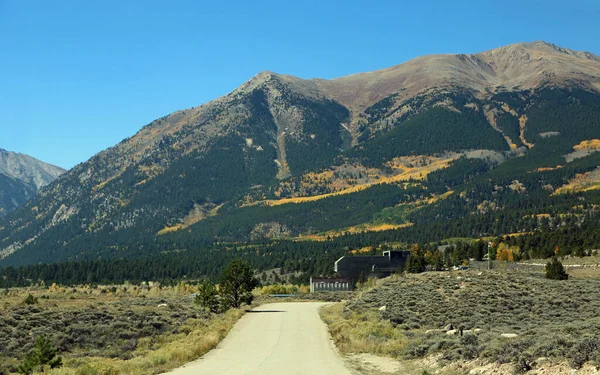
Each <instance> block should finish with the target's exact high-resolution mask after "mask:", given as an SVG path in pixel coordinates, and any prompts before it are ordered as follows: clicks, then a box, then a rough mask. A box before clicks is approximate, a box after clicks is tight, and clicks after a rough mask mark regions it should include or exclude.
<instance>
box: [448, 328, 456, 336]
mask: <svg viewBox="0 0 600 375" xmlns="http://www.w3.org/2000/svg"><path fill="white" fill-rule="evenodd" d="M446 334H447V335H458V329H451V330H449V331H446Z"/></svg>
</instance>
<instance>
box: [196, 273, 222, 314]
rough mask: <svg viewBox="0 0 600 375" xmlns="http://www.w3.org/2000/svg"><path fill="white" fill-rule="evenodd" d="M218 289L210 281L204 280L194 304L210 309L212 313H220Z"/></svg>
mask: <svg viewBox="0 0 600 375" xmlns="http://www.w3.org/2000/svg"><path fill="white" fill-rule="evenodd" d="M217 294H218V293H217V288H216V287H215V284H213V283H212V282H211V281H210V280H208V279H203V280H202V281H201V282H200V284H199V285H198V294H196V298H195V299H194V303H196V304H197V305H200V306H201V307H203V308H205V309H208V310H209V311H210V312H213V313H217V312H219V300H218V298H217Z"/></svg>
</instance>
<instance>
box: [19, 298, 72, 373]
mask: <svg viewBox="0 0 600 375" xmlns="http://www.w3.org/2000/svg"><path fill="white" fill-rule="evenodd" d="M30 296H31V295H30ZM56 354H57V350H56V348H55V347H54V345H52V343H51V342H50V340H49V339H47V338H46V336H44V335H42V336H38V338H37V339H36V341H35V348H33V349H31V351H29V353H27V355H26V356H25V359H24V360H23V363H21V365H20V366H19V373H20V374H31V373H32V372H34V371H36V370H38V369H40V370H41V371H42V372H44V366H50V368H57V367H60V366H62V358H61V357H59V356H57V355H56Z"/></svg>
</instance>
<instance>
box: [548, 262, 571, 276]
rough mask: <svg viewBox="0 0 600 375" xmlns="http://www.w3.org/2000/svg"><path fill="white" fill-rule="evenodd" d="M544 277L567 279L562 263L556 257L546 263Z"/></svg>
mask: <svg viewBox="0 0 600 375" xmlns="http://www.w3.org/2000/svg"><path fill="white" fill-rule="evenodd" d="M546 278H547V279H552V280H567V279H568V278H569V275H568V274H567V272H566V271H565V268H564V267H563V265H562V263H561V262H560V261H559V260H558V259H556V258H553V259H552V261H551V262H548V264H546Z"/></svg>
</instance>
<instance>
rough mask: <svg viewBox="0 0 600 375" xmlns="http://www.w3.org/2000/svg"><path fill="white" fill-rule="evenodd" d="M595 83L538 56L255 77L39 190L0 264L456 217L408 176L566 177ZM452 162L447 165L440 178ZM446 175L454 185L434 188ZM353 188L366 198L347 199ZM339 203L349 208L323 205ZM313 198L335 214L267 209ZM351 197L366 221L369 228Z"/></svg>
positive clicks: (448, 58)
mask: <svg viewBox="0 0 600 375" xmlns="http://www.w3.org/2000/svg"><path fill="white" fill-rule="evenodd" d="M599 82H600V60H599V59H598V57H597V56H595V55H592V54H589V53H585V52H577V51H572V50H568V49H563V48H561V47H557V46H554V45H551V44H549V43H544V42H533V43H525V44H515V45H511V46H506V47H501V48H497V49H493V50H490V51H485V52H481V53H479V54H470V55H466V54H454V55H430V56H425V57H421V58H417V59H413V60H411V61H409V62H407V63H404V64H400V65H397V66H394V67H391V68H387V69H383V70H380V71H375V72H370V73H361V74H356V75H352V76H346V77H341V78H336V79H333V80H321V79H308V80H306V79H301V78H297V77H293V76H289V75H283V74H277V73H272V72H269V71H265V72H261V73H259V74H257V75H255V76H254V77H252V78H251V79H250V80H248V81H247V82H245V83H244V84H242V85H241V86H240V87H238V88H236V89H235V90H233V91H232V92H231V93H229V94H227V95H224V96H222V97H220V98H217V99H215V100H213V101H210V102H208V103H205V104H203V105H201V106H198V107H192V108H188V109H185V110H181V111H176V112H174V113H171V114H169V115H167V116H164V117H162V118H160V119H157V120H155V121H153V122H151V123H150V124H148V125H146V126H144V127H142V129H140V131H138V132H137V133H136V134H135V135H133V136H131V137H129V138H126V139H125V140H123V141H121V142H120V143H118V144H117V145H115V146H113V147H111V148H109V149H107V150H105V151H102V152H100V153H98V154H96V155H95V156H93V157H92V158H91V159H90V160H88V161H86V162H84V163H81V164H79V165H77V166H76V167H75V168H73V169H72V170H71V171H69V172H68V173H66V174H65V175H63V176H62V177H61V178H60V179H59V180H58V181H56V182H54V183H52V184H51V185H50V186H48V187H47V188H45V189H43V190H42V192H41V193H40V195H39V198H37V199H35V200H34V201H32V202H30V203H28V204H27V205H26V206H24V207H23V208H21V209H20V210H17V212H15V213H14V214H11V215H10V217H9V218H8V219H7V220H5V221H1V222H0V257H9V260H10V259H17V258H16V256H18V255H19V254H23V255H22V259H27V260H22V262H32V261H33V262H39V261H48V259H50V258H48V256H47V254H49V253H52V254H60V257H59V259H73V260H78V259H91V258H94V257H97V256H111V257H112V256H117V257H118V256H133V255H134V254H139V253H140V252H144V251H145V250H144V251H142V250H139V249H140V248H152V249H154V250H148V251H156V250H159V249H164V247H165V246H167V247H168V246H171V245H166V244H159V243H162V241H163V239H162V238H163V237H161V235H158V233H169V234H168V235H166V236H167V237H168V236H171V235H173V236H179V237H178V238H179V239H178V240H177V241H174V242H176V243H180V242H181V241H183V240H182V239H183V238H184V234H183V233H191V234H190V235H187V236H188V237H190V238H192V237H194V236H196V235H197V236H199V237H198V238H201V240H198V241H199V242H198V243H200V242H201V243H203V244H204V245H205V246H210V241H216V242H218V241H244V240H248V239H250V238H271V237H272V236H280V235H282V234H283V233H285V235H298V234H306V233H314V232H318V231H327V230H334V229H341V228H344V227H347V226H351V225H356V224H368V223H369V222H370V220H375V219H376V218H377V217H388V216H386V215H387V214H384V213H385V212H388V211H389V210H388V211H385V210H387V209H391V210H392V211H394V212H396V211H398V210H397V209H393V207H392V206H394V207H396V206H398V207H404V206H406V207H408V206H410V207H413V206H414V205H417V203H415V202H436V204H438V205H444V204H450V203H447V202H452V200H443V201H438V200H436V199H435V196H436V195H443V194H447V193H448V192H449V191H450V190H452V189H455V188H457V187H459V186H460V184H459V183H461V182H462V181H461V180H460V179H456V178H454V176H452V175H450V172H441V171H436V173H434V174H429V172H430V170H426V171H425V173H422V174H421V175H419V174H416V175H413V174H411V171H413V170H414V169H415V166H418V167H419V168H428V166H429V165H443V166H444V168H446V169H449V170H452V171H455V172H452V173H467V172H464V171H463V169H464V168H466V170H467V171H469V172H468V173H475V174H479V173H487V171H488V169H489V168H488V167H486V165H488V164H489V165H491V166H493V167H494V168H495V166H496V164H498V163H502V162H505V161H507V160H508V161H510V160H514V159H515V158H518V157H523V158H524V159H523V160H525V159H527V160H530V159H531V160H532V162H531V163H532V170H534V169H536V168H537V169H540V170H547V168H549V167H555V166H556V164H557V163H564V159H562V156H561V154H560V153H563V154H562V155H565V154H568V153H569V152H572V151H573V147H574V146H576V145H578V144H580V143H581V142H583V141H591V140H594V139H596V138H600V124H598V123H597V122H598V121H597V117H595V116H594V114H595V113H597V111H598V109H597V104H596V103H597V98H598V97H599V94H598V88H599V87H600V85H599ZM557 109H558V111H557ZM569 119H577V123H576V124H575V125H576V126H575V125H573V126H572V125H571V124H570V122H569ZM591 144H594V143H593V142H592V143H591ZM449 154H452V155H454V156H452V158H450V159H452V161H450V162H448V163H445V162H444V163H440V162H439V161H440V160H442V159H443V160H449V158H448V157H447V155H449ZM477 155H483V156H477ZM537 155H542V156H543V158H542V157H540V156H537ZM464 158H466V159H467V161H463V159H464ZM536 158H537V159H536ZM478 159H486V160H487V159H489V160H488V161H477V160H478ZM546 159H547V160H551V162H552V163H554V165H548V163H550V162H549V161H547V160H546ZM473 160H474V161H473ZM482 163H483V164H482ZM586 165H587V164H586ZM534 167H535V168H534ZM436 168H437V167H436ZM461 168H462V169H461ZM544 168H545V169H544ZM586 168H587V167H586ZM500 169H501V168H500ZM443 170H445V169H443ZM572 170H573V169H572V168H571V169H569V168H563V170H562V171H559V172H560V173H571V171H572ZM578 171H579V169H578ZM586 171H587V170H586ZM528 172H529V171H528ZM559 172H552V173H559ZM444 173H445V174H446V177H445V178H447V179H448V181H452V183H450V182H448V183H446V184H444V183H441V182H439V181H438V180H435V179H436V178H438V179H439V177H435V176H437V175H438V174H442V175H444ZM548 173H550V172H548ZM401 175H406V176H410V177H409V178H407V179H399V178H396V177H395V176H401ZM468 176H470V175H468ZM513 177H514V179H516V178H517V177H518V178H520V179H523V178H524V177H523V176H520V175H519V176H517V175H514V176H513ZM469 178H472V176H471V177H469ZM564 178H567V179H568V178H571V175H565V176H564ZM377 179H383V180H385V181H388V180H389V181H393V183H391V184H374V183H373V182H374V181H376V180H377ZM430 179H431V181H430ZM434 180H435V181H437V182H435V184H436V185H433V184H434V183H433V182H432V181H434ZM467 180H468V179H467ZM502 183H504V182H502ZM357 184H358V185H360V184H362V185H364V186H369V188H367V189H362V190H361V189H357V190H353V189H347V188H348V187H350V186H354V185H357ZM499 184H500V183H499ZM532 184H533V185H531V186H530V188H531V189H534V190H535V189H538V185H536V184H535V183H533V182H532ZM509 185H510V184H507V185H506V186H507V187H506V189H509V190H510V189H512V188H510V187H508V186H509ZM498 186H500V185H498ZM510 186H512V185H510ZM344 189H347V190H348V191H352V192H353V193H352V194H350V195H348V196H349V197H351V198H352V199H350V198H348V197H347V196H346V195H335V194H334V195H327V194H328V193H332V192H335V191H342V190H344ZM536 191H537V190H536ZM432 194H433V195H432ZM485 194H487V192H486V193H485ZM485 194H483V193H482V196H484V195H485ZM316 195H323V196H327V197H329V198H327V199H320V200H319V201H315V202H307V203H303V204H298V205H295V203H291V204H284V205H276V206H273V207H266V206H265V205H263V204H261V203H260V202H263V201H265V200H273V199H280V198H281V199H283V198H293V197H298V196H303V197H306V196H316ZM467 196H468V194H466V193H465V195H463V197H467ZM485 196H486V197H487V195H485ZM358 197H360V201H361V202H364V203H365V204H370V205H371V207H370V208H369V209H368V210H366V211H364V212H362V211H363V209H362V208H361V207H358V206H357V205H356V202H357V201H359V200H357V199H359V198H358ZM461 199H464V198H461ZM477 199H483V198H481V197H479V198H477ZM494 199H496V198H494V197H493V196H491V197H487V198H486V200H487V201H489V200H494ZM473 200H476V199H473ZM256 202H258V203H259V204H254V205H252V204H250V203H256ZM332 202H339V207H338V206H337V205H336V204H333V203H332ZM369 202H370V203H369ZM373 202H376V204H375V203H373ZM419 204H420V203H419ZM478 204H479V205H481V207H488V206H489V205H490V204H491V203H489V202H488V203H486V202H484V201H478ZM494 204H496V205H498V204H500V203H494ZM388 205H391V206H388ZM403 205H404V206H403ZM407 205H408V206H407ZM417 206H418V205H417ZM492 206H493V205H492ZM325 207H327V209H325ZM344 207H345V208H344ZM419 207H420V206H419ZM469 207H470V206H469ZM412 209H414V208H411V210H412ZM419 209H425V208H419ZM294 210H300V211H301V212H300V211H298V212H297V211H294ZM477 210H480V211H481V209H479V208H477ZM242 212H250V213H251V214H244V215H242ZM361 212H362V213H361ZM457 212H462V214H461V215H466V212H465V210H464V209H462V210H459V211H457ZM328 215H329V216H328ZM331 215H338V216H331ZM404 215H405V214H404V213H403V214H401V215H400V216H402V217H403V216H404ZM319 216H322V217H323V219H322V220H321V219H320V218H319ZM330 216H331V217H330ZM400 216H398V214H397V213H394V215H393V217H394V218H393V220H398V217H400ZM297 218H302V219H301V220H300V219H297ZM302 220H303V221H302ZM386 220H387V219H386ZM403 220H404V219H403ZM182 223H184V224H185V225H180V224H182ZM384 224H393V225H396V226H397V225H403V224H406V223H405V222H393V223H384ZM168 228H175V229H182V228H185V231H183V230H179V231H176V230H173V231H172V230H167V231H165V230H166V229H168ZM224 228H228V229H227V230H226V229H224ZM407 230H408V229H407ZM411 230H413V229H411ZM415 230H416V229H415ZM172 232H174V234H173V233H172ZM165 238H166V237H165ZM169 238H170V237H169ZM148 241H150V242H148ZM136 244H143V245H139V246H137V245H136ZM140 246H141V247H140ZM161 246H162V247H161ZM196 246H197V245H196ZM13 254H14V255H13ZM52 259H54V258H52ZM15 262H16V263H18V262H21V260H19V261H15Z"/></svg>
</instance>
